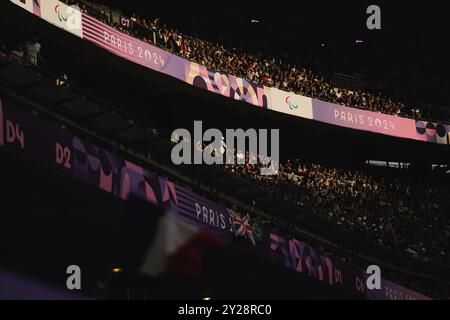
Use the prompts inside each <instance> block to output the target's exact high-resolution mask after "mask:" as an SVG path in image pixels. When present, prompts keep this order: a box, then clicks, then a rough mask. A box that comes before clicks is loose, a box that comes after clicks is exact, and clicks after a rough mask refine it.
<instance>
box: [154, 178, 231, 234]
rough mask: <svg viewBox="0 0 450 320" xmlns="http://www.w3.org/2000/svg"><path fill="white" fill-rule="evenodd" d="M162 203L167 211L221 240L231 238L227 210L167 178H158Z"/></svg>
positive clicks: (229, 217) (229, 218)
mask: <svg viewBox="0 0 450 320" xmlns="http://www.w3.org/2000/svg"><path fill="white" fill-rule="evenodd" d="M159 183H160V190H161V195H162V203H163V205H164V208H165V210H166V211H167V212H170V213H171V214H174V215H175V216H177V217H178V218H180V219H182V220H184V221H187V222H189V223H191V224H193V225H196V226H198V227H200V228H201V229H204V230H206V231H208V232H210V233H211V234H213V235H215V236H217V237H218V238H220V239H221V240H224V241H228V242H230V241H231V240H232V238H233V223H232V218H231V216H230V213H229V210H228V209H227V208H225V207H223V206H221V205H218V204H216V203H214V202H212V201H210V200H208V199H205V198H203V197H200V196H198V195H196V194H195V193H193V192H191V191H189V190H187V189H186V188H183V187H179V186H177V185H175V184H174V183H172V182H170V181H168V180H167V179H163V178H160V179H159Z"/></svg>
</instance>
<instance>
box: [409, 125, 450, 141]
mask: <svg viewBox="0 0 450 320" xmlns="http://www.w3.org/2000/svg"><path fill="white" fill-rule="evenodd" d="M416 133H417V138H416V139H417V140H421V141H426V142H431V143H438V144H450V125H448V124H443V123H434V122H427V121H420V120H417V121H416Z"/></svg>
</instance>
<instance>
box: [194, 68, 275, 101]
mask: <svg viewBox="0 0 450 320" xmlns="http://www.w3.org/2000/svg"><path fill="white" fill-rule="evenodd" d="M185 81H186V82H187V83H189V84H191V85H193V86H195V87H197V88H201V89H204V90H208V91H210V92H214V93H217V94H220V95H223V96H225V97H228V98H231V99H235V100H239V101H245V102H247V103H250V104H253V105H255V106H259V107H263V108H267V105H268V98H267V95H266V93H265V90H264V86H262V85H259V84H256V83H253V82H250V81H247V80H244V79H241V78H238V77H235V76H232V75H228V74H222V73H219V72H216V71H214V70H212V69H209V68H207V67H205V66H202V65H199V64H198V63H195V62H189V61H186V79H185Z"/></svg>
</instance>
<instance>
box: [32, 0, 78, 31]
mask: <svg viewBox="0 0 450 320" xmlns="http://www.w3.org/2000/svg"><path fill="white" fill-rule="evenodd" d="M40 10H41V18H42V19H44V20H46V21H48V22H50V23H51V24H53V25H55V26H57V27H58V28H61V29H64V30H66V31H68V32H70V33H72V34H74V35H76V36H77V37H80V38H83V28H82V20H81V12H80V11H79V9H78V8H77V7H75V6H68V5H66V4H64V3H62V2H61V1H58V0H41V8H40Z"/></svg>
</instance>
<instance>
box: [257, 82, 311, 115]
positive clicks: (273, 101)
mask: <svg viewBox="0 0 450 320" xmlns="http://www.w3.org/2000/svg"><path fill="white" fill-rule="evenodd" d="M264 88H265V92H266V93H267V94H268V96H269V109H270V110H274V111H278V112H282V113H286V114H290V115H292V116H296V117H301V118H306V119H312V118H313V107H312V99H311V98H308V97H304V96H301V95H299V94H294V93H292V92H286V91H283V90H280V89H277V88H268V87H264Z"/></svg>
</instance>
